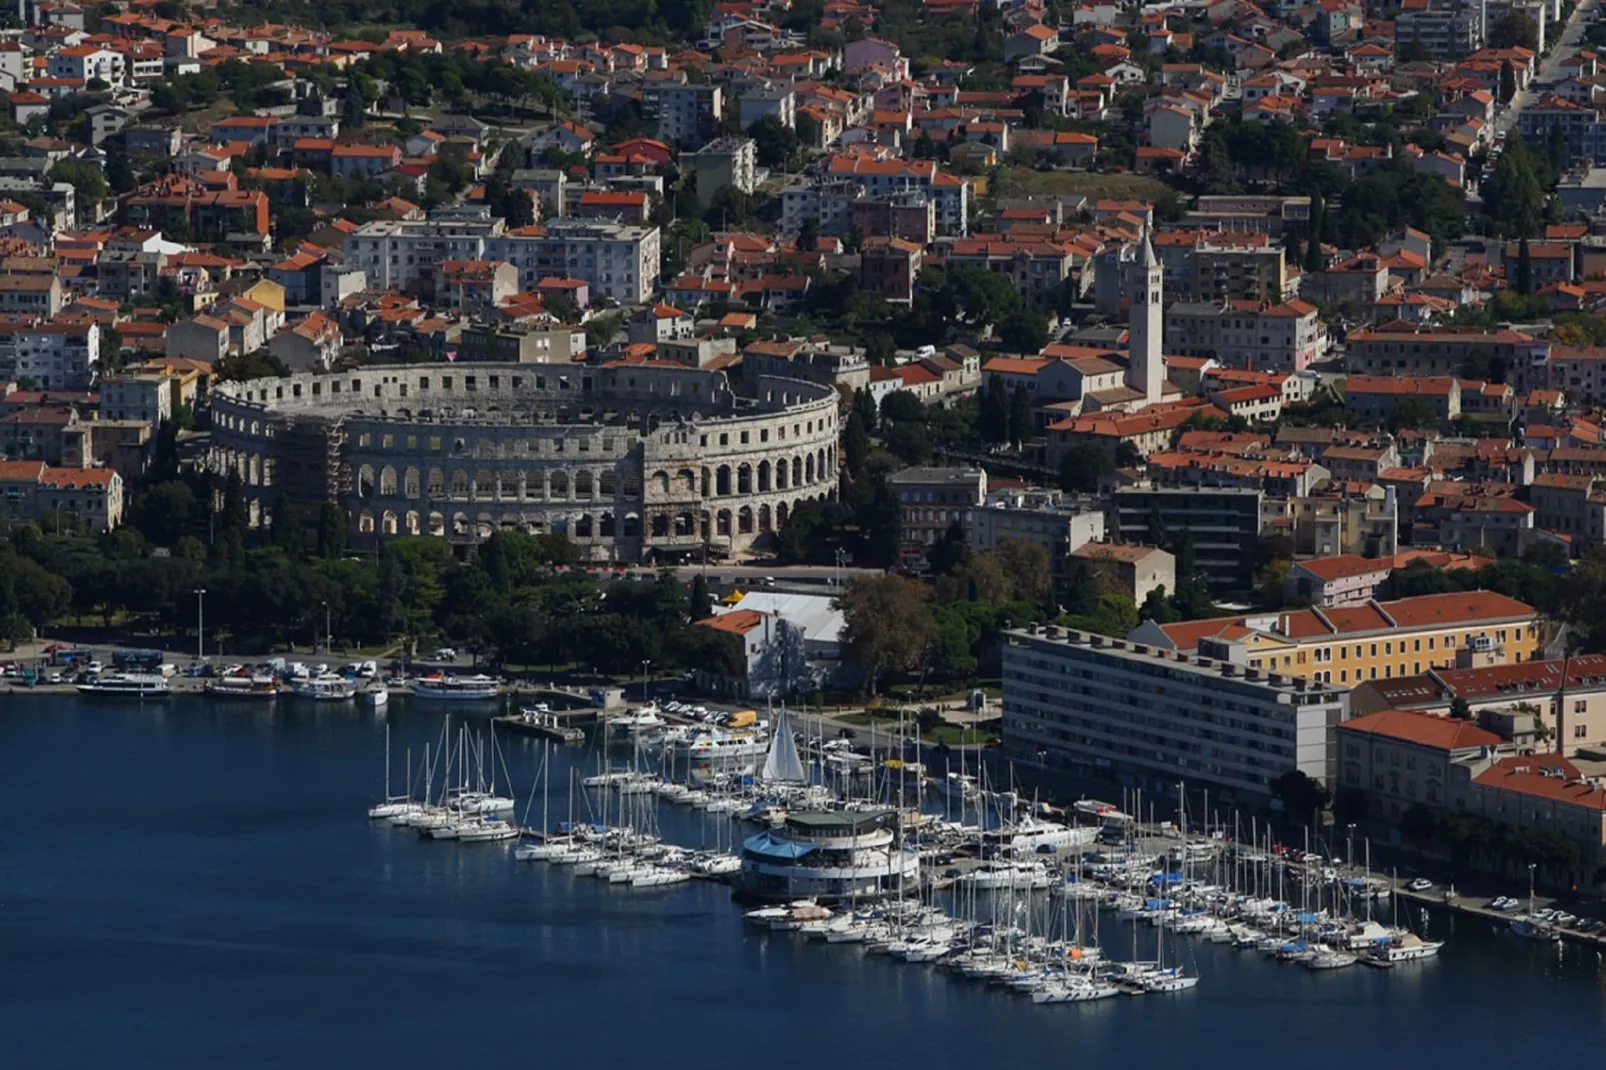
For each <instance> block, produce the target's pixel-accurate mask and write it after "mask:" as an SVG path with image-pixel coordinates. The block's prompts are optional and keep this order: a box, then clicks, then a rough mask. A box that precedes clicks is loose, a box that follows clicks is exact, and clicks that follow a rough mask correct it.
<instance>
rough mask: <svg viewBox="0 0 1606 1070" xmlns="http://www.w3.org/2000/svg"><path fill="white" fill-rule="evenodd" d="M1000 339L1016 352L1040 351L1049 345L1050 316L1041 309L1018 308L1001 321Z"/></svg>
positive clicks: (1007, 347) (1006, 346)
mask: <svg viewBox="0 0 1606 1070" xmlns="http://www.w3.org/2000/svg"><path fill="white" fill-rule="evenodd" d="M998 340H999V341H1000V342H1002V343H1003V345H1004V348H1005V349H1008V350H1011V351H1013V352H1016V353H1040V352H1042V350H1043V347H1044V346H1046V345H1048V317H1047V316H1045V315H1044V314H1043V312H1042V311H1041V310H1039V309H1035V308H1027V307H1025V306H1022V307H1020V308H1017V309H1015V310H1014V311H1012V312H1010V313H1009V314H1007V315H1006V316H1005V317H1004V318H1003V320H1002V322H1000V323H999V325H998Z"/></svg>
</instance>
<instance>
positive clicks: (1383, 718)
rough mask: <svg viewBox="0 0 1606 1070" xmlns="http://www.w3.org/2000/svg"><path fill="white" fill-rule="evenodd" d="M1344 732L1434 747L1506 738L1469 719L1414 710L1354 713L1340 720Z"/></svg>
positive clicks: (1468, 746)
mask: <svg viewBox="0 0 1606 1070" xmlns="http://www.w3.org/2000/svg"><path fill="white" fill-rule="evenodd" d="M1338 727H1339V729H1340V730H1341V731H1344V732H1359V733H1363V734H1365V735H1369V736H1382V737H1383V738H1385V739H1394V740H1398V741H1400V742H1402V743H1414V744H1415V745H1417V746H1419V747H1431V748H1433V749H1434V750H1468V749H1471V748H1474V747H1494V746H1498V745H1499V744H1501V743H1503V742H1505V741H1504V740H1502V739H1501V738H1500V737H1499V736H1497V735H1495V734H1494V733H1493V732H1490V731H1488V730H1487V729H1483V728H1479V727H1478V726H1477V725H1475V724H1473V723H1472V722H1471V721H1460V720H1455V719H1452V718H1449V717H1435V716H1434V715H1432V714H1429V713H1418V712H1416V711H1415V710H1379V711H1378V712H1377V713H1369V714H1367V715H1366V716H1364V717H1353V718H1351V719H1350V720H1348V721H1344V722H1342V723H1341V724H1339V726H1338Z"/></svg>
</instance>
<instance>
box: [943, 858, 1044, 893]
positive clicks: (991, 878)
mask: <svg viewBox="0 0 1606 1070" xmlns="http://www.w3.org/2000/svg"><path fill="white" fill-rule="evenodd" d="M954 883H955V884H962V885H965V886H966V887H969V888H978V889H982V890H985V891H998V890H1002V889H1011V888H1012V889H1014V890H1015V891H1018V892H1022V891H1032V890H1041V889H1043V888H1047V887H1048V886H1049V885H1051V884H1053V883H1054V879H1053V878H1052V877H1051V876H1049V873H1048V870H1047V869H1046V868H1045V867H1044V866H1042V865H1041V864H1039V863H1035V862H1030V863H1028V862H984V863H982V864H981V866H979V867H977V868H976V869H973V870H971V871H970V872H969V873H966V874H964V875H963V876H961V877H959V878H958V879H957V880H956V881H954Z"/></svg>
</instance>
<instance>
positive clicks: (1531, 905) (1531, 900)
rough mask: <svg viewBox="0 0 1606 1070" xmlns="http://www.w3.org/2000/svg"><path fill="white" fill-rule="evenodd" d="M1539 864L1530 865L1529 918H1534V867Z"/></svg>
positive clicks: (1531, 863) (1530, 863) (1532, 863)
mask: <svg viewBox="0 0 1606 1070" xmlns="http://www.w3.org/2000/svg"><path fill="white" fill-rule="evenodd" d="M1536 865H1538V863H1537V862H1529V863H1528V917H1530V918H1532V917H1533V916H1534V867H1535V866H1536Z"/></svg>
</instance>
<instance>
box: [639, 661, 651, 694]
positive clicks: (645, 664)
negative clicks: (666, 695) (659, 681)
mask: <svg viewBox="0 0 1606 1070" xmlns="http://www.w3.org/2000/svg"><path fill="white" fill-rule="evenodd" d="M651 664H652V659H651V658H642V659H641V701H643V702H646V701H647V668H648V666H650V665H651Z"/></svg>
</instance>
